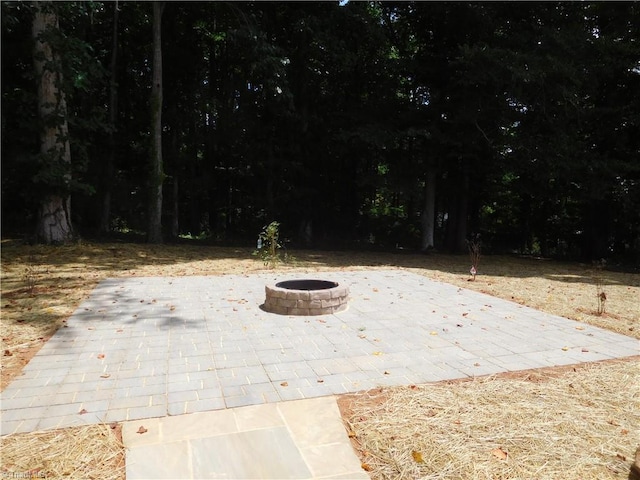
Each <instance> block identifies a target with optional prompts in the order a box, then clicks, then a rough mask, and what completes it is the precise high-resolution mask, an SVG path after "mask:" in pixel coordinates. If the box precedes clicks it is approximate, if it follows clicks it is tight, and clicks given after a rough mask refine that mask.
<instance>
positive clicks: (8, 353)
mask: <svg viewBox="0 0 640 480" xmlns="http://www.w3.org/2000/svg"><path fill="white" fill-rule="evenodd" d="M12 355H13V353H11V351H10V350H5V351H4V356H5V357H11V356H12Z"/></svg>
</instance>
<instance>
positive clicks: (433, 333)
mask: <svg viewBox="0 0 640 480" xmlns="http://www.w3.org/2000/svg"><path fill="white" fill-rule="evenodd" d="M429 335H438V332H431V333H429Z"/></svg>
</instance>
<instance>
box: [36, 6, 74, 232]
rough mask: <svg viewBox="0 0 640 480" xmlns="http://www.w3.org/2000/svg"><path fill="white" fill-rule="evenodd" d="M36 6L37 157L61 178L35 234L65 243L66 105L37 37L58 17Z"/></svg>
mask: <svg viewBox="0 0 640 480" xmlns="http://www.w3.org/2000/svg"><path fill="white" fill-rule="evenodd" d="M34 5H35V7H36V12H35V16H34V19H33V26H32V27H33V28H32V34H33V39H34V44H35V45H34V55H33V58H34V67H35V73H36V79H37V81H38V88H37V89H38V111H39V116H40V121H41V123H42V125H43V126H42V129H41V131H40V154H41V155H42V160H43V162H48V163H51V164H52V165H53V168H55V166H58V165H59V166H61V167H62V168H63V173H62V177H61V179H58V180H57V181H56V183H57V182H59V183H60V184H61V185H60V184H57V185H56V188H55V189H53V191H51V192H49V193H48V194H47V195H46V196H45V198H44V199H43V200H42V202H41V203H40V209H39V212H38V223H37V230H36V234H37V236H38V240H39V241H41V242H44V243H47V244H51V243H66V242H68V241H70V240H72V238H73V228H72V225H71V197H70V191H69V189H70V184H71V173H70V172H71V148H70V146H69V127H68V124H67V103H66V99H65V95H64V91H63V90H62V73H61V72H60V71H59V70H56V69H57V68H58V67H56V66H57V65H59V63H60V61H59V58H58V54H57V53H55V52H54V51H53V49H52V46H51V45H50V44H49V43H48V42H46V41H43V39H42V38H41V36H42V35H43V34H44V33H45V32H47V31H51V30H57V29H58V28H59V27H58V17H57V15H56V13H55V9H54V6H53V4H52V3H51V2H34Z"/></svg>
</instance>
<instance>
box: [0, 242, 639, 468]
mask: <svg viewBox="0 0 640 480" xmlns="http://www.w3.org/2000/svg"><path fill="white" fill-rule="evenodd" d="M251 251H252V250H251V249H250V248H230V247H226V248H225V247H210V246H194V245H163V246H150V245H142V244H134V243H131V244H129V243H91V242H83V243H77V244H73V245H67V246H63V247H46V246H27V245H22V244H21V243H20V242H18V241H12V240H3V241H2V251H1V254H2V283H1V285H0V287H1V294H2V300H1V305H0V308H1V313H2V322H0V339H1V344H0V352H1V353H0V355H1V356H0V360H1V378H0V380H1V381H0V388H1V389H4V387H5V386H6V385H8V384H9V382H10V381H11V380H12V379H13V378H15V377H16V376H18V375H20V372H21V370H22V367H23V366H24V365H25V364H26V363H27V362H28V361H29V360H30V359H31V357H32V356H33V355H35V354H36V353H37V351H38V350H39V349H40V347H41V346H42V345H43V344H44V343H45V342H46V341H47V340H48V339H49V338H50V337H51V335H53V333H55V331H56V330H57V329H58V328H59V327H60V326H62V325H63V324H64V323H65V322H66V319H67V318H68V317H69V316H70V315H71V314H72V313H73V311H74V310H75V309H76V308H77V306H78V305H79V304H80V303H81V302H82V301H83V300H84V299H85V298H87V297H88V296H89V294H90V293H91V291H92V290H93V289H94V288H95V286H96V285H97V284H98V283H99V282H100V281H101V280H103V279H105V278H113V277H132V276H136V277H141V276H183V275H221V274H250V273H259V272H264V271H267V270H266V269H265V268H264V266H263V265H262V263H261V262H260V261H259V260H257V259H256V258H255V257H252V256H251ZM292 254H293V255H292V256H293V259H294V260H293V261H292V262H290V263H288V264H284V265H279V266H278V271H283V272H285V271H300V272H303V271H304V272H314V271H326V270H367V269H375V268H401V269H406V270H409V271H412V272H414V273H418V274H420V275H424V276H426V277H428V278H430V279H433V280H439V281H443V282H447V283H451V284H454V285H458V286H460V287H465V288H470V289H473V290H476V291H481V292H484V293H487V294H489V295H494V296H496V297H499V298H503V299H507V300H511V301H515V302H518V303H520V304H523V305H528V306H530V307H533V308H537V309H540V310H543V311H545V312H548V313H552V314H556V315H561V316H564V317H567V318H571V319H574V320H577V321H580V322H585V323H589V324H592V325H595V326H599V327H602V328H607V329H609V330H612V331H615V332H618V333H622V334H625V335H629V336H632V337H635V338H640V302H639V301H638V298H640V275H638V274H631V273H624V272H616V271H610V270H604V271H595V270H594V269H593V268H591V266H589V265H582V264H577V263H563V262H555V261H548V260H543V259H534V258H520V257H515V256H487V257H483V258H482V260H481V265H480V268H479V269H478V270H479V275H478V277H477V279H476V281H474V282H471V281H469V274H468V271H469V260H468V258H467V257H466V256H464V255H460V256H451V255H441V254H431V255H426V256H425V255H421V254H412V253H375V252H325V251H296V252H292ZM596 277H599V278H600V281H601V283H602V285H603V286H604V288H605V290H606V293H607V299H608V300H607V304H606V312H605V313H604V314H602V315H596V312H595V310H596V305H597V302H596V287H595V279H596ZM623 364H625V365H627V366H626V367H621V366H620V367H618V366H615V367H614V364H597V365H594V366H593V367H592V368H589V369H582V368H580V369H578V370H577V372H568V373H567V374H566V375H568V377H567V379H565V380H564V381H565V383H566V384H567V385H568V384H569V383H571V384H572V385H573V387H567V386H565V387H562V386H561V385H557V384H556V383H554V382H559V381H560V379H562V378H564V377H563V376H562V375H560V376H555V375H554V376H552V377H549V378H547V376H545V375H543V374H540V375H541V376H540V378H539V379H538V380H536V382H537V383H536V382H532V381H531V380H527V379H523V378H520V377H517V376H514V377H506V378H505V377H503V376H496V377H489V378H485V379H476V380H473V381H471V382H458V383H456V382H449V383H445V384H441V385H436V386H433V385H429V386H415V388H408V387H407V388H404V389H402V388H399V389H384V390H383V391H382V392H379V391H376V392H375V393H374V394H372V393H365V394H362V395H360V396H359V397H358V402H351V405H352V406H351V407H349V408H350V411H351V412H352V414H353V416H350V415H348V414H347V413H345V418H346V419H348V420H349V421H351V422H353V419H359V418H363V419H367V421H368V422H369V423H366V424H365V425H366V430H367V432H368V431H371V433H372V435H378V440H373V443H374V444H378V445H379V446H380V448H382V451H383V452H387V451H393V450H394V449H397V450H398V451H399V453H398V454H397V455H396V456H394V457H389V456H387V455H388V454H384V455H383V454H381V453H374V452H376V450H375V449H374V448H372V447H370V446H367V447H363V448H364V450H363V451H361V453H363V454H364V452H365V451H366V457H365V458H363V463H364V464H365V465H366V466H367V467H368V468H369V469H370V471H369V474H370V475H371V476H372V477H373V478H376V479H377V478H415V476H414V475H418V476H420V475H423V476H426V475H427V474H426V473H421V472H424V471H425V470H423V469H424V468H426V466H427V465H440V463H442V461H443V460H442V459H445V460H446V459H447V458H452V457H451V456H452V455H458V454H459V453H461V452H462V451H463V450H465V449H466V450H467V452H466V453H467V455H468V458H467V459H466V460H465V462H462V463H461V465H467V467H463V468H472V469H471V470H465V471H464V472H466V473H460V474H458V473H455V471H449V470H446V468H453V467H451V466H447V465H449V463H446V462H445V463H444V465H445V467H446V468H445V469H444V470H443V471H442V472H441V473H440V477H437V476H436V477H432V478H532V477H531V475H530V474H524V473H522V474H521V475H524V476H520V477H519V476H518V475H520V474H519V473H517V471H515V472H516V473H513V472H514V471H511V470H508V469H505V468H506V467H507V466H511V465H514V464H517V465H522V464H529V467H530V468H531V470H530V472H534V473H535V472H537V471H538V470H536V469H540V470H539V472H542V473H540V474H539V475H538V474H536V475H535V476H534V478H567V475H565V474H562V475H559V476H554V475H551V474H550V475H551V477H545V476H544V475H545V474H544V471H546V470H544V469H545V468H550V467H547V465H565V466H566V468H569V471H574V470H571V469H572V468H574V465H575V462H574V460H575V458H577V457H576V455H577V453H580V452H583V451H585V452H586V449H588V447H587V446H585V445H584V443H583V437H589V435H594V436H595V433H594V432H593V431H584V430H581V428H582V427H579V425H581V424H587V426H589V425H591V426H592V430H597V429H598V428H600V430H601V436H603V437H601V438H602V440H600V441H599V442H600V443H599V444H598V445H597V449H599V450H598V451H600V452H601V454H600V456H597V455H596V457H588V458H596V459H599V460H597V461H596V460H593V462H594V463H598V462H600V463H598V465H600V467H598V468H601V470H597V471H598V472H599V473H598V474H597V475H596V476H591V477H590V476H589V475H591V474H588V473H585V474H584V475H585V476H584V477H583V478H584V479H589V478H594V479H595V478H626V477H625V476H624V475H623V474H622V473H621V474H620V475H622V476H620V475H618V476H616V477H611V475H615V473H614V471H617V470H616V469H618V470H619V471H621V472H622V471H624V465H625V462H626V465H627V470H628V464H629V456H630V455H631V453H632V452H631V447H632V445H631V444H633V443H634V442H635V443H636V444H637V443H640V442H639V441H638V438H637V425H638V424H639V423H640V422H639V421H638V418H637V416H636V417H633V416H629V417H625V416H624V415H623V413H624V412H625V411H629V409H630V408H631V407H629V406H628V407H626V410H625V408H623V407H622V406H621V405H622V403H621V402H622V400H621V399H626V400H625V401H626V402H627V404H628V405H635V409H636V410H635V411H636V414H637V411H638V404H637V402H638V392H637V389H635V390H634V389H633V385H634V379H635V380H636V382H635V385H637V384H638V369H637V368H638V365H637V360H635V359H634V360H631V361H627V362H622V363H620V365H623ZM618 368H625V370H624V371H623V372H621V371H619V370H617V369H618ZM634 372H635V373H634ZM531 375H537V374H531ZM592 375H594V377H593V378H591V376H592ZM625 375H626V377H625ZM620 377H622V378H626V379H628V380H629V383H626V384H625V382H624V381H623V380H620ZM589 385H594V388H592V389H587V387H588V386H589ZM596 386H600V387H596ZM525 387H526V388H525ZM527 388H529V390H528V389H527ZM536 388H537V389H538V390H535V389H536ZM563 388H564V389H563ZM594 389H595V390H597V392H596V393H597V395H596V394H595V393H594ZM536 391H537V392H538V394H537V397H536V396H532V395H534V393H535V392H536ZM634 391H635V394H634V395H635V396H633V397H629V395H631V393H632V392H634ZM425 392H427V393H428V394H429V395H433V393H434V392H437V393H438V394H439V397H437V398H436V397H426V398H425V395H427V393H425ZM504 392H510V394H508V395H505V394H504ZM396 395H398V396H396ZM465 395H466V396H465ZM370 397H371V398H374V399H375V401H374V402H373V404H374V405H375V404H379V405H384V404H385V403H383V401H382V400H385V401H388V402H390V403H388V407H385V408H388V410H385V409H382V410H381V409H379V408H376V409H372V403H371V401H370ZM465 398H466V399H467V400H465ZM630 398H631V401H629V400H630ZM456 399H457V400H456ZM596 399H598V400H597V401H596ZM456 401H457V405H459V406H460V409H459V410H460V411H459V412H457V415H458V418H455V419H453V420H452V421H451V422H452V423H451V425H450V427H451V428H450V431H449V432H447V431H446V429H445V428H444V426H441V427H439V428H440V429H441V430H438V429H437V428H436V427H435V426H434V427H433V428H434V430H433V431H432V430H431V425H432V424H431V423H428V424H427V425H426V426H428V427H429V429H428V430H423V429H424V428H425V424H423V423H421V422H423V421H428V422H435V420H436V419H444V420H445V423H446V416H447V415H451V414H452V412H453V410H452V405H455V404H456V403H455V402H456ZM438 402H441V403H438ZM581 402H582V403H581ZM585 402H594V403H593V405H594V413H592V412H591V410H590V409H589V408H588V407H589V405H590V404H589V403H585ZM634 402H635V403H634ZM341 404H342V406H343V407H344V403H341ZM403 404H407V405H408V406H409V409H408V411H409V413H410V415H409V413H407V412H400V411H397V412H396V411H395V410H393V409H392V406H393V405H396V407H397V406H402V405H403ZM570 404H573V405H575V409H576V412H583V413H582V415H584V416H588V417H589V418H594V419H595V420H594V421H593V422H591V421H589V422H585V421H584V418H582V417H580V418H578V420H577V421H576V422H573V423H575V425H573V423H572V422H568V421H562V420H563V419H567V418H569V414H568V413H567V411H568V410H572V409H568V407H567V406H568V405H570ZM607 405H608V406H607ZM462 406H466V407H465V408H466V410H465V409H463V408H462ZM480 406H482V408H480ZM579 406H581V407H580V408H578V407H579ZM595 407H597V409H596V408H595ZM358 408H362V409H363V410H362V413H361V414H359V413H358V412H359V410H357V409H358ZM587 410H588V411H587ZM405 417H406V419H411V421H408V420H405V421H402V419H403V418H405ZM604 417H607V418H606V420H605V424H603V423H602V418H604ZM541 418H544V419H549V423H548V425H546V426H545V425H542V424H537V422H538V421H539V420H540V419H541ZM627 418H628V419H634V420H633V421H634V422H635V427H636V428H635V429H633V428H627V427H626V426H625V425H627V424H628V423H629V422H631V420H629V422H627V423H625V422H626V420H625V419H627ZM553 419H555V423H554V421H553ZM398 420H400V422H399V423H397V424H396V422H397V421H398ZM608 420H612V421H613V422H617V423H619V424H620V425H619V426H617V425H613V424H609V423H607V422H608ZM457 421H459V422H460V423H459V424H458V423H456V422H457ZM385 422H386V424H387V427H385V428H386V430H387V432H386V433H387V435H388V436H387V437H386V438H388V439H391V437H394V438H393V439H392V440H389V442H390V443H389V444H388V445H387V446H386V447H385V446H383V445H382V443H381V442H382V441H383V439H384V437H382V436H380V433H379V432H378V431H377V430H376V428H375V426H376V425H379V426H382V425H383V424H385ZM433 425H435V423H434V424H433ZM518 425H525V426H528V425H532V428H536V429H537V430H535V431H534V433H533V434H530V435H529V436H527V435H524V434H522V435H516V434H515V433H513V434H512V432H515V427H516V426H518ZM536 425H537V427H536ZM554 426H560V427H562V429H561V433H562V434H563V435H564V436H561V435H560V433H557V432H555V430H553V427H554ZM614 427H615V428H614ZM108 430H110V431H111V435H107V434H106V433H105V432H107V431H108ZM383 430H384V428H383ZM622 430H628V431H629V433H626V434H622V433H621V432H622ZM353 431H354V432H355V434H356V437H355V438H356V439H357V440H358V442H360V443H361V444H363V443H362V442H364V441H365V434H364V433H363V430H362V428H360V426H359V424H358V422H355V423H353ZM456 431H458V432H460V431H461V432H462V433H465V432H466V433H468V434H469V435H468V437H464V438H463V437H460V436H454V435H453V433H454V432H456ZM390 432H393V433H390ZM443 432H444V433H443ZM483 432H484V433H483ZM436 433H438V435H437V436H436V435H435V434H436ZM472 434H473V435H472ZM536 435H537V437H539V438H537V439H536ZM412 436H414V437H415V438H416V439H421V440H420V441H419V442H418V441H413V442H409V444H408V445H407V446H406V447H402V446H401V444H400V443H399V440H398V439H401V438H409V437H412ZM556 437H558V438H560V437H562V438H564V440H563V441H565V442H566V444H564V446H563V447H561V448H560V447H558V448H556V449H555V450H554V449H551V450H544V448H545V447H546V446H548V447H549V448H551V447H550V445H551V443H554V442H555V439H556ZM114 439H115V441H116V442H119V439H118V435H117V434H115V435H114V430H112V429H111V428H110V426H104V425H102V426H100V425H98V426H90V427H81V428H69V429H64V430H57V431H51V432H37V433H31V434H20V435H10V436H5V437H2V439H1V441H2V445H1V447H2V459H1V462H0V472H1V473H2V475H4V476H6V475H7V474H8V473H9V472H18V473H20V472H28V471H31V470H33V469H46V470H47V472H45V470H38V472H42V474H44V473H47V478H52V477H53V478H58V474H60V476H61V477H60V478H77V477H80V478H116V479H119V480H122V479H124V468H123V467H122V464H123V462H124V457H123V456H122V457H117V456H111V454H112V452H113V451H114V449H117V448H119V449H120V452H121V453H122V455H124V453H123V448H122V445H121V444H119V447H116V443H113V442H114ZM523 439H528V441H529V444H530V446H533V447H534V448H533V451H528V450H526V445H525V442H524V440H523ZM439 441H442V442H443V443H442V444H439V443H438V442H439ZM422 442H426V443H422ZM474 442H475V443H474ZM478 442H480V443H479V444H478ZM483 442H484V443H483ZM620 442H622V443H620ZM625 442H626V443H625ZM427 443H432V444H435V445H439V446H440V448H439V449H436V450H435V451H433V452H431V451H430V450H428V448H427V447H428V445H427ZM489 447H491V448H489ZM478 448H480V450H478ZM487 448H488V449H489V457H490V458H489V460H488V462H489V463H488V464H486V462H487V460H486V458H485V459H484V461H485V464H486V465H485V464H483V463H482V458H481V457H482V456H483V454H484V453H486V449H487ZM498 450H500V451H502V452H504V453H505V454H506V459H500V458H498V456H501V455H502V454H500V453H499V452H498ZM592 450H593V449H592ZM614 450H616V452H615V453H614ZM474 451H475V453H472V452H474ZM7 452H16V453H15V457H11V456H9V453H7ZM407 452H408V453H407ZM412 452H416V453H415V457H416V458H418V459H420V456H421V457H422V459H423V460H425V464H424V465H423V464H421V463H419V462H417V461H416V460H415V458H414V457H413V456H412ZM455 452H458V453H455ZM491 452H495V454H492V453H491ZM536 452H538V453H536ZM542 452H546V454H542ZM576 452H577V453H576ZM618 453H619V454H620V455H621V457H615V458H611V455H612V454H613V455H617V454H618ZM90 454H91V455H92V456H90ZM372 454H373V455H375V456H374V457H372ZM536 455H537V456H536ZM547 455H548V456H547ZM585 455H587V454H586V453H585ZM463 457H464V455H463ZM543 457H544V458H543ZM622 457H624V458H626V460H623V459H622ZM13 458H16V460H14V459H13ZM18 458H22V459H23V463H19V462H18V461H17V459H18ZM384 458H388V459H389V465H383V462H382V461H381V459H384ZM580 458H587V457H580ZM616 458H617V459H618V460H616ZM109 459H111V460H109ZM45 460H46V462H54V463H55V462H66V463H65V464H64V466H61V467H55V470H53V468H54V467H52V466H51V465H53V463H46V462H45ZM110 461H112V462H113V463H109V462H110ZM397 462H400V463H397ZM469 462H471V463H469ZM530 462H533V463H530ZM536 462H539V463H536ZM451 463H452V464H456V463H459V462H458V460H455V461H452V462H451ZM60 465H62V463H60ZM469 465H471V466H470V467H469ZM483 465H484V466H483ZM487 465H489V466H491V467H492V469H488V468H489V467H488V466H487ZM454 466H455V465H454ZM416 467H419V468H421V469H422V470H419V471H418V473H416V470H415V468H416ZM389 468H391V469H392V470H388V469H389ZM456 468H457V467H456ZM475 468H478V469H480V470H478V473H477V474H476V473H474V472H475V471H476V470H474V469H475ZM518 468H524V467H518ZM558 468H560V469H561V467H558ZM594 468H595V467H594ZM50 469H51V470H50ZM393 469H396V470H397V471H398V472H399V473H393V472H394V470H393ZM482 469H484V470H482ZM107 470H108V471H110V472H112V473H110V474H108V473H107V472H106V471H107ZM575 471H576V472H577V471H579V470H575ZM74 472H75V473H74ZM92 472H93V473H92ZM482 472H484V473H482ZM487 472H488V473H487ZM594 475H595V474H594ZM607 475H609V477H607ZM32 476H36V475H32ZM426 478H431V477H429V476H426ZM568 478H580V477H579V475H578V476H575V475H568Z"/></svg>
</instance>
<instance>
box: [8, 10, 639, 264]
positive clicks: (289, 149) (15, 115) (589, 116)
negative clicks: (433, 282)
mask: <svg viewBox="0 0 640 480" xmlns="http://www.w3.org/2000/svg"><path fill="white" fill-rule="evenodd" d="M163 4H164V10H163V15H162V17H161V19H162V20H161V32H162V35H161V39H162V40H161V41H162V44H161V47H162V48H161V54H162V112H161V113H162V115H161V119H162V124H161V130H162V132H161V142H162V148H161V158H162V165H161V167H162V168H161V170H156V171H157V172H160V174H161V175H162V179H161V180H162V182H161V187H162V191H161V192H160V193H161V194H162V195H161V196H160V197H159V198H160V199H161V202H162V205H161V213H162V217H161V226H162V237H163V238H165V239H170V238H176V237H179V236H190V237H198V238H203V237H205V238H209V239H211V240H212V241H228V242H248V241H254V240H255V238H256V237H257V234H258V232H259V231H260V230H261V228H262V227H263V226H264V225H266V224H268V223H270V222H271V221H272V220H277V221H278V222H280V224H281V228H282V230H283V236H284V237H286V238H289V239H290V240H291V242H292V243H293V244H297V245H304V246H358V245H360V246H362V245H376V246H383V247H390V248H395V247H403V248H415V249H417V248H420V247H421V246H422V247H435V248H437V249H441V250H446V251H461V250H464V249H466V243H465V241H466V240H467V239H468V238H469V237H470V236H471V235H477V234H481V236H482V239H483V240H482V241H483V246H484V248H485V249H486V250H487V251H496V252H505V251H517V252H521V253H532V254H541V255H558V256H574V257H577V256H581V257H583V258H585V259H599V258H603V257H604V258H608V257H615V258H619V259H621V260H624V261H628V262H634V263H637V262H640V143H639V142H640V141H639V139H640V125H639V122H640V89H639V86H640V42H639V39H640V32H639V29H640V5H639V4H638V3H637V2H529V3H517V4H516V3H510V2H497V3H495V2H477V3H475V2H346V3H345V2H328V1H327V2H163ZM50 8H52V9H54V10H55V11H56V13H57V14H58V15H57V16H58V19H59V27H58V34H57V35H55V36H54V35H44V34H43V35H41V40H42V41H46V42H49V43H50V44H51V45H52V47H53V49H54V51H55V52H56V54H57V55H58V57H59V61H57V62H55V63H56V64H55V65H53V66H52V67H51V68H54V69H57V71H58V72H59V73H60V75H59V78H60V79H61V80H60V82H59V83H61V84H60V85H58V87H59V89H60V91H61V92H64V95H65V101H66V120H67V121H68V140H69V143H70V153H71V164H70V166H69V167H67V168H64V169H59V168H54V167H55V166H56V165H57V164H56V163H55V162H53V163H52V161H51V159H50V158H45V157H44V156H43V154H42V152H41V143H40V137H39V128H40V127H39V120H38V91H37V88H36V87H37V81H38V79H37V72H36V70H35V69H34V60H33V51H34V39H33V38H32V28H31V26H32V24H33V20H34V15H36V10H37V8H36V7H35V6H34V5H32V4H30V3H25V2H2V226H3V229H4V231H5V233H6V232H17V233H23V232H27V233H28V232H32V231H33V229H34V228H35V227H34V225H35V222H36V217H37V215H38V212H39V205H41V203H42V199H43V195H47V194H48V193H47V192H49V191H50V190H51V189H52V188H56V186H58V185H60V184H61V182H62V178H63V176H64V175H67V177H64V178H65V188H67V189H68V191H69V193H70V195H71V197H72V198H73V203H72V205H73V208H72V211H71V218H72V223H73V225H74V231H75V232H76V233H80V234H82V235H98V234H101V235H105V234H110V233H114V232H127V231H130V232H138V233H140V234H149V232H148V231H147V229H148V228H149V221H148V214H149V208H148V207H149V204H150V202H151V200H152V197H153V198H155V199H157V198H158V196H157V193H158V192H157V188H155V189H154V188H153V187H154V185H156V186H157V182H154V181H152V180H150V179H151V178H153V175H152V167H153V166H152V154H151V152H152V151H154V138H156V136H155V135H154V127H153V125H152V110H153V108H152V107H153V102H154V100H153V98H155V97H154V96H153V92H152V90H153V87H152V86H153V85H154V80H153V78H154V51H155V50H154V34H153V26H154V6H153V4H151V3H147V2H63V3H57V2H53V3H51V6H50ZM155 38H159V37H155ZM156 54H157V51H156ZM58 164H59V162H58ZM156 177H157V175H156ZM429 202H431V203H432V207H431V208H429V207H428V205H429ZM425 216H427V217H431V216H433V218H432V219H431V218H426V217H425ZM425 220H430V221H429V222H425ZM425 228H429V229H433V231H432V232H431V234H432V235H431V236H430V237H429V236H424V235H423V233H424V232H423V231H422V230H423V229H425ZM156 233H157V232H156ZM431 243H433V244H431ZM427 244H428V245H427Z"/></svg>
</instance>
